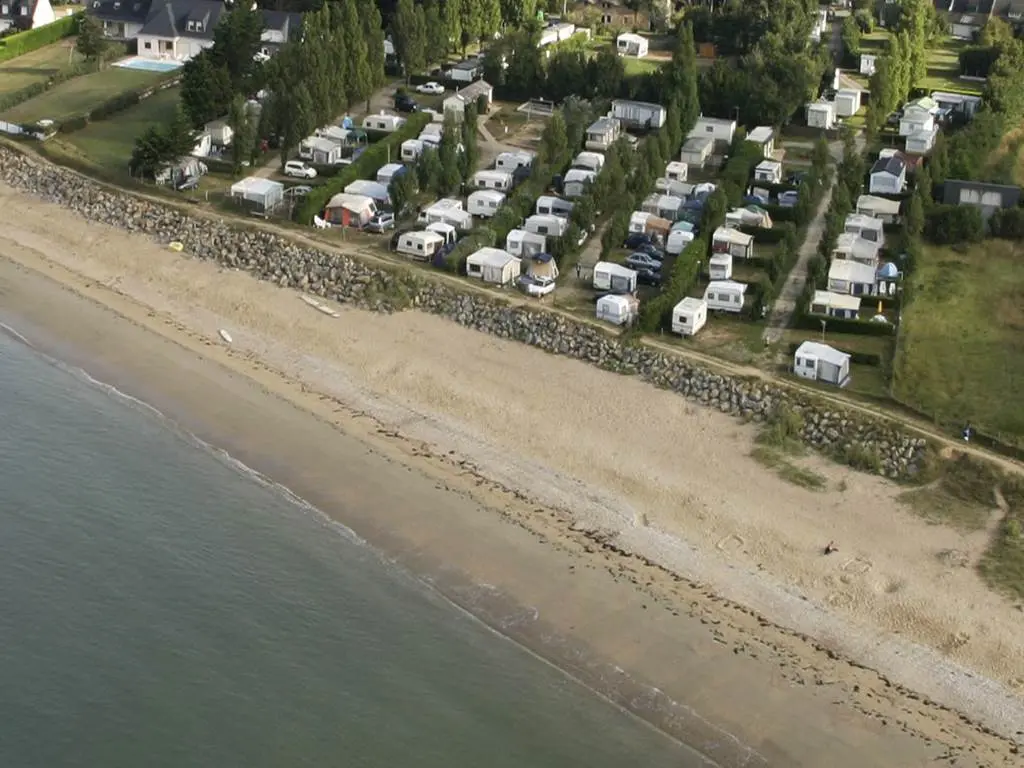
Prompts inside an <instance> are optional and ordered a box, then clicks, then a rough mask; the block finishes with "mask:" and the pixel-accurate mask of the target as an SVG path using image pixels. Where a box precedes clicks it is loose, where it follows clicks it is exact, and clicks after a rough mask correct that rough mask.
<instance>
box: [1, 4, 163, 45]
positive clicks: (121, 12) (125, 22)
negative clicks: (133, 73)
mask: <svg viewBox="0 0 1024 768" xmlns="http://www.w3.org/2000/svg"><path fill="white" fill-rule="evenodd" d="M6 1H7V0H3V2H6ZM154 4H156V5H163V0H89V2H87V3H86V11H87V13H88V14H89V15H90V16H92V17H93V18H94V19H96V21H98V22H99V23H100V26H101V27H102V28H103V34H104V36H106V37H108V38H110V39H111V40H134V39H136V37H138V34H139V32H140V31H141V30H142V26H143V24H145V23H146V19H147V18H148V17H149V9H150V6H151V5H154Z"/></svg>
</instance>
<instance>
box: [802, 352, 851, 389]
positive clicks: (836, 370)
mask: <svg viewBox="0 0 1024 768" xmlns="http://www.w3.org/2000/svg"><path fill="white" fill-rule="evenodd" d="M793 373H795V374H796V375H797V376H799V377H801V378H803V379H811V380H812V381H824V382H826V383H827V384H835V385H836V386H837V387H845V386H846V384H847V382H848V381H849V380H850V356H849V355H848V354H846V353H845V352H840V351H839V350H838V349H836V348H834V347H830V346H829V345H828V344H821V343H819V342H817V341H805V342H804V343H803V344H801V345H800V346H799V347H798V348H797V350H796V354H794V355H793Z"/></svg>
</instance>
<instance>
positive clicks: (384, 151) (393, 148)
mask: <svg viewBox="0 0 1024 768" xmlns="http://www.w3.org/2000/svg"><path fill="white" fill-rule="evenodd" d="M429 122H430V115H429V114H426V113H417V114H413V115H410V116H409V118H408V119H407V120H406V122H405V125H403V126H402V127H401V128H399V129H398V130H397V131H395V132H394V133H392V134H389V135H388V137H387V138H386V139H384V140H383V141H379V142H377V143H376V144H371V145H370V146H368V147H367V148H366V150H365V151H364V152H363V154H362V155H360V156H359V159H358V160H356V161H355V162H354V163H352V165H346V166H343V168H344V170H342V171H341V172H340V173H339V174H338V175H337V176H334V177H332V178H331V180H330V181H329V182H328V183H327V184H324V185H323V186H321V187H318V188H316V189H314V190H313V191H312V192H310V193H309V194H308V195H306V197H305V199H303V201H302V204H301V205H298V206H296V208H295V220H296V221H297V222H299V223H300V224H310V223H312V221H313V217H314V216H317V215H319V214H320V212H321V211H322V210H323V209H324V207H326V205H327V202H328V201H329V200H330V199H331V198H332V197H334V196H335V195H336V194H338V193H339V192H343V191H344V190H345V187H347V186H348V185H349V184H351V183H352V182H353V181H356V180H357V179H373V178H376V176H377V170H378V169H379V168H380V167H381V166H382V165H384V164H385V163H387V162H388V157H389V150H390V157H391V160H392V162H397V161H398V159H399V158H400V157H401V150H400V147H401V146H402V142H403V141H408V140H409V139H415V138H416V137H417V136H419V135H420V132H421V131H422V130H423V129H424V128H425V127H426V125H427V123H429Z"/></svg>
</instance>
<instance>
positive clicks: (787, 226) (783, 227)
mask: <svg viewBox="0 0 1024 768" xmlns="http://www.w3.org/2000/svg"><path fill="white" fill-rule="evenodd" d="M792 230H793V225H792V224H791V223H790V222H788V221H784V222H781V223H780V225H779V226H777V227H772V228H771V229H765V228H764V227H746V226H744V227H740V232H742V233H743V234H745V235H753V237H754V242H755V243H761V244H763V245H775V244H776V243H781V242H782V241H783V240H785V239H786V238H787V237H789V236H790V235H789V232H791V231H792Z"/></svg>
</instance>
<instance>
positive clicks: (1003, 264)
mask: <svg viewBox="0 0 1024 768" xmlns="http://www.w3.org/2000/svg"><path fill="white" fill-rule="evenodd" d="M910 287H911V291H912V293H911V298H910V301H909V302H908V305H907V306H906V307H905V308H904V310H903V327H902V330H901V339H900V344H899V349H898V351H897V355H896V361H895V366H894V373H893V391H894V393H895V395H896V397H897V398H898V399H899V400H901V401H902V402H904V403H906V404H907V405H910V406H911V407H913V408H915V409H917V410H919V411H921V412H922V413H924V414H925V415H927V416H930V417H932V418H934V419H935V420H936V421H937V422H939V423H941V424H944V425H947V426H948V427H950V428H951V429H954V428H956V429H958V428H959V427H961V426H962V425H963V424H964V423H965V422H967V421H970V422H972V423H973V424H975V425H976V426H977V428H978V429H979V431H981V432H982V433H984V434H989V435H992V436H994V437H998V438H1000V439H1002V440H1003V441H1005V442H1007V443H1011V444H1015V445H1024V408H1021V405H1020V402H1021V401H1020V392H1021V382H1024V248H1022V247H1021V246H1019V245H1017V244H1014V243H1011V242H1007V241H1003V240H986V241H985V242H984V243H980V244H978V245H975V246H972V247H970V248H969V249H965V250H963V252H960V251H958V250H954V249H953V248H938V247H927V248H926V249H925V250H924V253H923V254H922V256H921V263H920V264H919V265H918V266H917V267H916V269H915V273H914V275H913V276H912V277H911V280H910Z"/></svg>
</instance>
